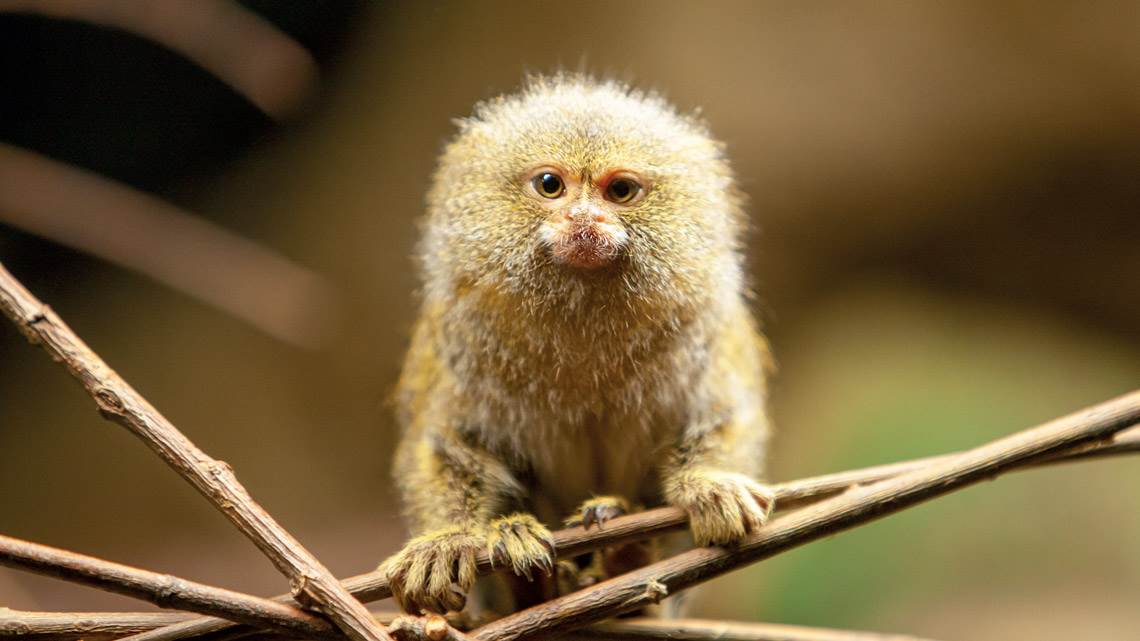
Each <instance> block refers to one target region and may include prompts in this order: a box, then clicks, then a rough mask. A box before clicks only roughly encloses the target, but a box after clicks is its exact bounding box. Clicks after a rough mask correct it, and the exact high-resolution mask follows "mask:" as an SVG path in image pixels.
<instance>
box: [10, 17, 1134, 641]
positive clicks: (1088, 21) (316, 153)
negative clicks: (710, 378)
mask: <svg viewBox="0 0 1140 641" xmlns="http://www.w3.org/2000/svg"><path fill="white" fill-rule="evenodd" d="M1138 25H1140V3H1136V2H1119V3H1115V2H1093V3H1062V2H1057V3H1041V2H1023V3H1022V2H1005V3H996V4H995V3H985V2H955V3H908V2H875V3H870V2H864V3H848V2H816V3H793V2H767V3H753V2H710V3H705V2H700V3H698V2H693V3H680V2H668V3H665V2H644V3H633V2H623V3H612V2H597V3H594V2H585V3H567V2H526V3H501V2H494V3H460V2H454V3H447V2H417V3H411V2H405V3H382V4H373V3H370V2H365V1H363V0H361V1H357V2H352V1H336V0H326V1H321V2H308V1H306V2H300V1H298V2H275V1H270V0H248V1H242V2H234V1H230V0H209V1H206V0H203V1H201V2H191V1H182V0H155V1H153V2H148V3H138V2H131V1H129V0H103V1H92V2H72V1H70V0H43V1H41V2H37V1H34V0H0V87H3V89H2V90H0V261H2V262H3V263H4V264H5V265H6V266H7V267H8V269H10V270H11V271H12V272H13V273H14V274H15V275H16V276H17V277H18V278H20V279H21V280H22V281H23V282H24V283H25V284H26V285H27V286H28V287H29V288H30V289H31V290H32V291H33V292H35V293H36V294H37V295H39V296H40V297H41V298H42V299H44V300H45V301H46V302H48V303H49V304H50V305H52V306H53V307H54V308H55V309H56V310H57V311H58V312H59V313H60V314H61V315H62V316H63V318H64V319H65V320H67V321H68V322H69V323H70V324H71V326H72V327H73V328H74V329H75V330H76V331H77V332H78V333H79V335H80V336H82V337H83V338H85V339H86V340H87V341H88V342H89V343H90V344H91V346H92V347H93V348H94V349H95V350H96V351H97V352H99V353H100V354H101V355H102V356H103V357H104V358H105V359H106V360H107V361H109V363H110V364H111V365H112V366H113V367H115V368H116V369H117V370H118V371H119V372H120V373H121V374H122V375H123V376H124V377H125V378H126V379H127V380H128V381H130V382H131V383H133V384H134V386H135V387H136V388H137V389H138V390H139V391H140V392H142V393H143V394H144V395H145V396H147V397H148V398H149V399H150V400H151V401H152V402H153V403H154V404H155V405H156V406H157V407H158V408H159V409H161V410H162V411H163V412H164V413H165V414H166V416H167V417H169V418H170V419H171V420H172V421H173V422H174V423H175V424H176V425H177V426H179V427H180V428H181V429H182V430H183V431H184V432H185V433H186V434H187V435H188V436H190V438H192V439H193V440H194V441H195V442H196V443H197V444H198V445H199V446H201V447H202V448H203V449H204V450H206V451H207V452H208V453H210V454H212V455H213V456H215V457H218V458H222V459H224V460H226V461H228V462H230V463H231V464H232V465H233V466H234V467H235V468H236V470H237V472H238V475H239V478H240V479H241V480H242V481H243V482H244V483H245V484H246V486H247V487H248V488H249V490H250V491H251V492H252V494H253V495H254V497H255V498H257V499H258V500H259V501H261V502H262V503H263V505H265V506H266V508H267V509H268V510H269V511H270V512H271V513H272V514H274V515H275V516H276V517H277V518H278V519H279V520H280V521H281V522H282V523H283V524H284V525H285V526H286V527H287V528H289V529H290V530H291V531H292V532H293V533H294V534H295V535H296V536H297V537H298V538H299V539H300V540H301V541H302V542H303V543H305V544H306V545H307V546H308V547H309V548H310V549H311V550H312V551H313V552H314V553H315V554H316V555H317V556H318V557H319V558H321V559H322V560H323V561H324V562H325V563H326V564H327V565H328V566H329V567H330V568H331V569H332V570H333V571H334V572H335V573H337V574H338V575H349V574H356V573H360V572H365V571H368V570H370V569H372V568H373V567H374V566H375V564H376V563H377V562H379V561H380V560H381V559H382V558H384V557H385V556H386V555H388V554H390V553H392V552H394V551H395V550H396V549H397V548H398V546H399V545H400V543H401V541H402V538H403V536H404V531H403V528H402V524H401V522H400V520H399V518H398V517H397V516H396V514H397V510H396V505H395V497H394V493H393V492H392V489H391V487H390V482H389V459H390V451H391V448H392V446H393V443H394V441H395V438H396V434H395V430H394V426H393V421H392V416H391V414H390V411H389V408H388V406H387V404H386V398H387V394H388V392H389V391H390V389H391V388H392V385H393V383H394V380H395V377H396V375H397V372H398V369H399V363H400V358H401V353H402V351H403V349H404V347H405V345H406V343H407V337H408V330H409V326H410V323H411V321H412V320H413V317H414V314H415V310H416V302H415V301H416V287H417V278H416V275H415V272H414V269H413V263H412V260H411V256H412V253H413V246H414V242H415V239H416V237H417V227H416V219H417V217H418V216H419V214H420V211H421V208H422V201H423V194H424V192H425V190H426V188H427V185H428V181H429V178H430V174H431V171H432V168H433V162H434V157H435V156H436V154H437V152H438V151H439V150H440V148H441V146H442V144H443V143H444V141H445V140H446V139H447V137H448V136H449V135H450V134H451V132H452V131H453V125H452V123H451V119H453V118H456V117H459V116H463V115H465V114H467V113H468V112H469V110H470V108H471V105H472V104H473V103H474V102H475V101H477V100H480V99H485V98H489V97H492V96H495V95H497V94H499V93H502V92H506V91H510V90H512V89H513V88H514V87H516V86H517V85H518V83H519V82H520V80H521V79H522V78H523V76H524V74H525V73H526V72H528V71H549V70H553V69H557V68H559V67H560V66H561V67H571V68H578V67H580V66H581V67H584V68H586V69H589V70H592V71H594V72H597V73H602V74H609V75H612V76H616V77H618V78H622V79H627V80H630V81H633V82H634V83H635V84H636V85H638V86H640V87H646V88H655V89H659V90H661V91H662V92H664V93H665V94H666V95H667V96H668V97H669V98H670V99H671V100H672V101H674V102H675V103H676V104H677V105H678V106H679V107H680V108H681V109H683V110H693V109H697V108H699V109H701V110H702V112H703V114H704V115H705V117H706V118H707V119H708V120H709V122H710V123H711V125H712V128H713V130H714V132H715V134H716V135H717V136H718V137H720V138H721V139H723V140H725V141H726V142H727V144H728V152H729V154H730V156H731V158H732V160H733V161H734V163H735V165H736V168H737V170H738V173H739V176H740V180H741V183H742V184H743V187H744V189H745V190H746V191H747V192H748V194H749V195H750V197H751V199H752V203H751V206H750V212H751V215H752V217H753V220H754V222H755V229H754V233H753V234H752V235H751V236H750V238H749V245H750V248H751V257H750V261H751V262H750V264H751V269H752V277H753V281H754V283H755V287H756V289H757V290H758V291H759V292H760V297H759V302H758V303H757V310H756V311H757V313H758V314H759V315H760V316H761V317H762V318H763V319H764V324H765V326H766V328H767V331H768V333H769V335H770V337H771V339H772V342H773V345H774V349H775V353H776V357H777V359H778V361H779V363H780V372H779V375H778V377H777V378H776V379H775V381H774V387H773V392H772V409H773V414H774V416H775V419H776V425H777V433H776V438H775V441H774V445H773V451H772V455H771V460H770V474H769V477H770V478H771V479H772V480H790V479H793V478H798V477H804V476H809V475H815V474H820V473H825V472H831V471H839V470H843V469H848V468H853V467H859V466H865V465H871V464H877V463H885V462H891V461H896V460H900V459H904V458H909V457H916V456H922V455H928V454H937V453H942V452H947V451H951V450H954V449H958V448H965V447H969V446H972V445H975V444H978V443H980V442H983V441H986V440H988V439H991V438H994V437H997V436H1000V435H1003V434H1006V433H1009V432H1012V431H1015V430H1018V429H1021V428H1024V427H1028V426H1030V425H1032V424H1035V423H1038V422H1041V421H1043V420H1046V419H1049V418H1052V417H1054V416H1057V415H1061V414H1064V413H1067V412H1069V411H1072V410H1075V409H1078V408H1080V407H1083V406H1085V405H1088V404H1091V403H1095V402H1098V401H1101V400H1104V399H1107V398H1109V397H1111V396H1114V395H1117V394H1120V393H1123V392H1125V391H1128V390H1130V389H1131V388H1134V387H1136V386H1137V383H1138V382H1140V251H1137V246H1138V243H1140V211H1138V205H1140V180H1138V175H1140V171H1138V170H1140V83H1138V82H1137V81H1136V79H1137V77H1138V74H1140V39H1138V38H1137V37H1136V33H1137V26H1138ZM0 532H3V533H4V534H7V535H11V536H17V537H21V538H26V539H30V540H34V541H38V542H43V543H47V544H51V545H55V546H60V547H64V548H69V549H74V550H77V551H81V552H85V553H89V554H93V555H97V556H101V557H105V558H109V559H112V560H116V561H121V562H126V563H131V564H136V565H139V566H142V567H145V568H148V569H152V570H157V571H163V572H169V573H172V574H176V575H180V576H184V577H188V578H192V579H196V580H199V581H203V582H207V583H212V584H217V585H222V586H226V587H231V588H234V589H239V590H243V591H248V592H252V593H256V594H273V593H279V592H283V591H286V589H287V586H286V584H285V581H284V579H282V578H281V577H280V576H279V575H278V574H277V573H276V572H275V571H274V569H273V568H272V566H271V565H270V564H269V563H268V562H267V561H266V560H265V559H264V558H262V557H261V555H260V554H259V553H258V552H257V551H256V550H255V549H254V548H253V546H252V545H251V544H249V543H248V542H247V541H246V540H244V539H243V538H242V537H241V536H240V535H239V534H238V533H237V532H236V530H234V529H233V528H232V527H231V526H230V525H229V523H227V522H226V521H225V519H224V518H222V517H221V516H220V515H219V514H217V513H215V512H214V511H213V509H212V508H210V507H209V506H208V505H207V503H206V501H205V500H203V499H202V498H201V497H199V496H197V495H196V494H195V493H194V492H193V490H192V489H191V488H190V487H189V486H188V485H187V484H185V483H184V482H183V481H181V480H180V479H179V478H178V477H177V475H176V474H174V473H173V472H172V471H171V470H169V469H167V468H166V467H165V466H164V465H163V464H162V463H161V462H160V461H159V460H158V459H157V458H156V457H155V456H154V455H153V454H151V452H149V451H148V450H147V449H146V448H145V447H144V446H143V445H142V444H141V443H139V442H137V441H136V440H135V439H134V438H133V437H131V436H130V435H129V434H128V433H127V432H126V431H125V430H122V429H121V428H119V427H116V426H114V425H112V424H109V423H106V422H104V421H102V420H101V419H100V418H99V416H98V415H97V414H96V413H95V411H94V406H93V403H92V402H91V401H90V400H89V399H88V397H87V396H86V395H85V394H84V393H83V392H82V391H81V390H80V389H79V387H78V386H77V385H76V384H75V383H74V382H72V381H71V380H70V379H69V378H68V376H67V375H66V373H65V372H64V371H63V370H62V369H61V368H59V367H57V366H56V365H54V364H52V363H51V362H50V360H49V359H47V358H45V356H44V355H43V354H42V353H40V352H39V351H38V350H36V349H35V348H32V347H30V346H28V345H27V344H26V343H25V342H24V340H23V338H22V337H21V336H20V335H19V334H18V333H17V332H16V331H15V329H14V328H12V327H5V326H3V324H0ZM1138 541H1140V465H1137V461H1135V460H1126V459H1114V460H1105V461H1099V462H1095V463H1080V464H1073V465H1066V466H1058V467H1054V468H1050V469H1042V470H1037V471H1032V472H1027V473H1019V474H1014V475H1012V476H1009V477H1006V478H1003V479H1001V480H1000V481H998V482H996V483H990V484H985V485H983V486H979V487H975V488H972V489H970V490H967V491H964V492H960V493H957V494H954V495H952V496H950V497H947V498H944V499H941V500H938V501H936V502H933V503H931V504H929V505H926V506H923V507H919V508H917V509H913V510H909V511H906V512H904V513H902V514H899V515H897V516H893V517H890V518H888V519H886V520H883V521H880V522H878V523H875V524H872V525H870V526H867V527H863V528H859V529H857V530H855V531H853V532H850V533H846V534H842V535H838V536H836V537H833V538H831V539H829V540H826V541H823V542H819V543H816V544H813V545H810V546H808V547H805V548H802V549H799V550H796V551H793V552H791V553H788V554H785V555H782V556H779V557H777V558H775V559H772V560H770V561H767V562H764V563H761V564H758V565H756V566H753V567H751V568H749V569H747V570H745V571H741V572H738V573H735V574H732V575H730V576H728V577H726V578H724V579H721V580H719V581H717V582H714V583H713V584H712V585H711V587H710V588H709V589H707V590H705V591H704V592H702V593H701V594H700V595H699V596H697V597H695V599H694V601H695V603H694V608H693V614H694V615H699V616H706V617H719V618H726V619H740V620H764V621H772V622H781V623H792V624H801V625H814V626H834V627H847V628H860V629H870V630H882V631H891V632H906V633H911V634H916V635H922V636H928V637H935V638H941V639H970V640H974V641H983V640H989V639H994V640H997V639H1002V640H1004V639H1068V638H1074V637H1076V638H1087V639H1102V640H1107V639H1121V640H1123V639H1136V638H1140V611H1138V610H1137V603H1140V545H1137V542H1138ZM0 606H8V607H12V608H18V609H29V610H89V609H120V610H122V609H127V610H131V609H145V608H146V606H144V605H140V604H138V603H136V602H134V601H131V600H128V599H125V598H119V597H115V596H113V595H108V594H105V593H102V592H98V591H94V590H88V589H84V588H76V587H72V586H70V585H67V584H64V583H61V582H56V581H52V580H49V579H42V578H38V577H33V576H31V575H27V574H23V573H18V572H15V571H9V570H4V569H0Z"/></svg>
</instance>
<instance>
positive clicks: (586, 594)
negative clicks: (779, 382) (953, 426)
mask: <svg viewBox="0 0 1140 641" xmlns="http://www.w3.org/2000/svg"><path fill="white" fill-rule="evenodd" d="M1138 420H1140V391H1134V392H1132V393H1130V394H1126V395H1124V396H1120V397H1118V398H1116V399H1113V400H1111V401H1107V402H1104V403H1101V404H1099V405H1096V406H1094V407H1092V408H1088V409H1085V410H1082V411H1080V412H1076V413H1074V414H1070V415H1069V416H1066V417H1063V418H1059V419H1056V420H1053V421H1050V422H1049V423H1046V424H1044V425H1041V426H1038V427H1035V428H1032V429H1029V430H1025V431H1022V432H1019V433H1016V434H1013V435H1012V436H1007V437H1005V438H1002V439H999V440H997V441H993V442H991V443H989V444H988V445H983V446H981V447H978V448H975V449H972V450H969V451H966V452H963V453H961V454H956V455H954V456H952V457H949V458H947V459H944V460H941V461H936V462H934V463H932V464H930V465H927V466H924V467H922V468H920V469H917V470H913V471H910V472H906V473H903V474H901V475H899V476H896V477H894V478H892V479H888V480H885V481H880V482H878V483H874V484H872V485H867V486H859V487H853V488H851V489H849V490H847V491H846V492H844V493H843V494H841V495H839V496H836V497H833V498H830V499H827V500H825V501H823V502H821V503H818V504H816V505H813V506H809V507H806V508H804V509H802V510H797V511H794V512H792V513H790V514H787V515H785V516H782V517H779V518H777V519H775V520H773V521H772V522H770V523H768V524H767V525H766V526H764V527H763V528H761V529H760V531H759V532H757V533H756V534H755V535H753V536H751V537H750V538H748V539H746V540H745V541H744V542H743V543H741V544H740V545H738V546H735V547H732V548H721V547H706V548H696V549H693V550H689V551H687V552H683V553H681V554H678V555H677V556H674V557H672V558H669V559H665V560H663V561H659V562H657V563H653V564H651V565H648V566H646V567H644V568H641V569H639V570H634V571H633V572H629V573H627V574H623V575H621V576H618V577H616V578H613V579H610V580H608V581H605V582H603V583H600V584H598V585H595V586H592V587H589V588H586V589H584V590H580V591H578V592H574V593H572V594H568V595H566V596H564V597H560V598H557V599H554V600H552V601H548V602H546V603H543V604H541V605H537V606H534V607H531V608H528V609H526V610H523V611H521V612H518V613H515V614H512V615H510V616H506V617H503V618H502V619H499V620H497V621H495V622H493V623H490V624H489V625H486V626H483V627H482V628H479V629H477V630H475V631H474V632H473V633H472V635H471V636H473V637H474V638H476V639H478V640H479V641H515V640H516V639H521V638H530V637H536V636H541V635H549V634H555V633H558V632H563V631H566V630H568V629H572V628H575V627H581V626H583V625H587V624H590V623H596V622H598V621H602V620H604V619H608V618H610V617H613V616H616V615H618V614H621V613H624V612H630V611H632V610H637V609H640V608H643V607H645V606H647V605H650V604H652V603H656V602H657V601H660V600H661V599H662V598H663V597H665V596H666V595H668V594H673V593H675V592H677V591H679V590H683V589H685V588H687V587H690V586H692V585H695V584H697V583H701V582H703V581H707V580H709V579H711V578H714V577H717V576H720V575H722V574H724V573H726V572H729V571H731V570H733V569H736V568H739V567H741V566H744V565H747V564H749V563H755V562H756V561H760V560H762V559H765V558H768V557H770V556H772V555H774V554H777V553H779V552H783V551H785V550H789V549H792V548H795V547H798V546H800V545H803V544H805V543H808V542H810V541H814V540H817V539H820V538H823V537H825V536H829V535H832V534H835V533H837V532H841V531H843V530H847V529H850V528H852V527H855V526H856V525H861V524H863V523H867V522H869V521H873V520H875V519H878V518H881V517H883V516H886V515H888V514H892V513H894V512H898V511H899V510H902V509H905V508H908V507H911V506H913V505H917V504H918V503H921V502H923V501H927V500H929V499H932V498H934V497H936V496H940V495H943V494H946V493H948V492H952V491H954V490H958V489H961V488H963V487H966V486H968V485H971V484H973V483H976V482H978V481H982V480H985V479H989V478H994V477H996V476H997V475H999V474H1001V473H1003V472H1006V471H1008V470H1010V469H1012V468H1014V467H1016V466H1017V465H1023V464H1026V463H1028V462H1031V461H1034V460H1037V459H1039V458H1041V457H1044V456H1049V455H1053V454H1056V453H1058V452H1061V451H1064V450H1065V449H1071V448H1075V447H1081V446H1084V445H1088V444H1092V443H1095V442H1097V441H1100V440H1104V439H1106V438H1108V437H1110V436H1111V435H1113V434H1115V433H1116V432H1119V431H1121V430H1123V429H1125V428H1126V427H1128V426H1129V425H1132V424H1133V423H1135V422H1137V421H1138Z"/></svg>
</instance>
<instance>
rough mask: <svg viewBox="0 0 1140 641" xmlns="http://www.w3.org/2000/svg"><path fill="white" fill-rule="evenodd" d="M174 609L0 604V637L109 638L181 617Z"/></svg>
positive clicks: (23, 640) (37, 640)
mask: <svg viewBox="0 0 1140 641" xmlns="http://www.w3.org/2000/svg"><path fill="white" fill-rule="evenodd" d="M189 616H193V615H188V614H179V613H177V612H21V611H19V610H9V609H8V608H0V639H5V640H6V639H19V640H20V641H75V640H76V639H83V640H84V641H109V640H110V639H117V638H119V637H121V636H124V635H127V634H133V633H135V632H142V631H144V630H153V629H154V628H156V627H161V626H165V625H170V624H172V623H178V622H179V621H185V620H186V618H187V617H189Z"/></svg>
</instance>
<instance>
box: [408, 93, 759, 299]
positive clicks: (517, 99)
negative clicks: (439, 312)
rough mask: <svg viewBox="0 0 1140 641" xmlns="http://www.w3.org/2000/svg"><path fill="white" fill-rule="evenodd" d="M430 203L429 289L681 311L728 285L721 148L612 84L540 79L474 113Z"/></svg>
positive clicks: (690, 124)
mask: <svg viewBox="0 0 1140 641" xmlns="http://www.w3.org/2000/svg"><path fill="white" fill-rule="evenodd" d="M429 205H430V212H429V226H428V237H427V241H426V243H425V256H424V258H425V263H426V267H427V269H428V276H429V279H428V280H429V286H431V284H432V282H433V281H435V280H436V278H435V277H437V276H438V277H442V278H440V279H439V280H440V281H443V280H446V281H450V282H451V283H452V287H453V288H454V287H456V286H459V287H466V286H468V285H486V286H488V287H493V288H495V289H496V291H498V292H500V293H504V292H510V293H515V294H521V295H522V297H524V298H525V299H526V300H528V302H530V300H532V299H539V298H541V300H543V301H546V304H549V305H564V306H570V305H573V304H575V302H583V303H585V302H587V299H588V300H589V301H593V303H591V304H608V302H607V301H610V302H612V299H613V297H615V296H625V297H627V299H629V298H630V297H632V299H635V300H637V301H639V302H644V303H646V304H652V301H654V300H656V301H659V302H660V303H665V304H668V303H669V300H671V301H672V302H673V303H677V302H678V301H683V302H686V303H690V304H692V303H693V301H699V300H700V299H701V298H702V297H704V296H707V295H708V292H711V291H713V290H715V289H717V288H718V287H719V286H720V285H726V286H728V287H731V288H733V289H734V290H735V287H736V285H737V283H736V282H735V279H737V278H738V271H739V255H738V252H737V235H738V231H739V227H740V222H741V218H740V207H739V196H738V194H737V192H736V190H735V187H734V186H733V179H732V176H731V172H730V170H729V168H728V165H727V162H726V161H725V160H724V158H723V154H722V152H721V147H720V145H719V144H718V143H716V142H714V141H713V140H711V139H710V138H709V136H708V134H707V132H706V131H705V129H704V127H703V125H701V124H700V123H699V122H697V121H696V120H694V119H692V118H688V117H684V116H680V115H677V113H676V112H675V111H674V110H673V109H672V108H671V107H670V106H669V105H667V104H666V103H665V102H664V101H662V100H661V99H659V98H656V97H652V96H646V95H643V94H640V93H637V92H633V91H630V90H628V89H626V88H624V87H621V86H619V85H616V84H611V83H602V84H598V83H595V82H593V81H590V80H588V79H584V78H582V77H558V78H553V79H550V78H548V79H540V80H537V81H533V82H532V83H531V84H530V85H528V87H527V88H526V89H525V90H524V91H523V92H522V93H521V94H518V95H516V96H512V97H508V98H501V99H497V100H495V101H491V102H488V103H484V104H482V105H480V106H479V107H478V108H477V110H476V114H475V116H474V117H473V118H470V119H467V120H465V121H463V122H462V123H461V131H460V134H459V135H458V136H457V137H456V139H455V140H454V141H453V142H452V143H451V144H450V145H449V146H448V148H447V150H446V151H445V153H444V155H443V157H442V158H441V161H440V167H439V170H438V172H437V173H436V177H435V183H434V185H433V188H432V191H431V193H430V194H429ZM728 281H732V282H728ZM536 294H537V296H536ZM603 296H604V297H608V298H603V299H600V298H599V297H603ZM666 299H669V300H666ZM627 304H628V303H627ZM698 304H699V303H698Z"/></svg>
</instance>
